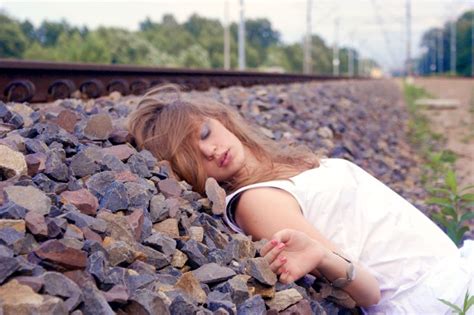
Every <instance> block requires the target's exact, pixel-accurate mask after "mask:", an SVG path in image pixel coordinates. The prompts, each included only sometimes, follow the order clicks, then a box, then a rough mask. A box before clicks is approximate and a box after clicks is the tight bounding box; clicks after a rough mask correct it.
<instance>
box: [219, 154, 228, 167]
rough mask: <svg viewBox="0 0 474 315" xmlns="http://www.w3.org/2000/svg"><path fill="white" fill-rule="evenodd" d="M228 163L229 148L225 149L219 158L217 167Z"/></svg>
mask: <svg viewBox="0 0 474 315" xmlns="http://www.w3.org/2000/svg"><path fill="white" fill-rule="evenodd" d="M228 163H229V150H227V151H225V152H224V153H223V154H222V155H221V157H220V158H219V167H223V166H226V165H227V164H228Z"/></svg>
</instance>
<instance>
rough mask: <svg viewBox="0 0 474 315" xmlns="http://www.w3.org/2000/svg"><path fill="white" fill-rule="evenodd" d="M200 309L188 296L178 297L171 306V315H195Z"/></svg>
mask: <svg viewBox="0 0 474 315" xmlns="http://www.w3.org/2000/svg"><path fill="white" fill-rule="evenodd" d="M198 310H199V308H198V307H197V305H196V303H194V302H193V301H192V300H191V299H190V298H188V297H187V296H186V295H184V294H183V295H178V296H177V297H176V298H175V299H174V300H173V302H172V303H171V305H170V308H169V311H170V313H171V315H182V314H195V313H196V312H197V311H198Z"/></svg>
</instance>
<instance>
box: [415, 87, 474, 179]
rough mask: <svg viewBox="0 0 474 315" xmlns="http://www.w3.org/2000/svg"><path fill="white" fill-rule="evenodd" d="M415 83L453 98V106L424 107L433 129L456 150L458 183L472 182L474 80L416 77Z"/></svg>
mask: <svg viewBox="0 0 474 315" xmlns="http://www.w3.org/2000/svg"><path fill="white" fill-rule="evenodd" d="M414 84H415V85H417V86H419V87H422V88H424V89H425V90H426V91H427V92H429V93H430V94H431V95H433V96H434V97H437V98H443V99H456V100H458V101H459V102H460V106H459V107H458V108H456V109H437V110H433V109H431V110H424V111H423V113H424V114H426V116H427V117H428V118H429V119H430V121H431V128H432V130H433V131H435V132H437V133H440V134H442V135H443V136H444V137H445V138H446V149H449V150H451V151H453V152H454V153H456V155H457V156H458V159H457V161H456V163H455V170H456V174H457V177H458V180H459V186H461V187H462V186H466V185H468V184H474V80H473V79H438V78H416V79H415V82H414Z"/></svg>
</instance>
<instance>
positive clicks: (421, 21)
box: [0, 0, 474, 70]
mask: <svg viewBox="0 0 474 315" xmlns="http://www.w3.org/2000/svg"><path fill="white" fill-rule="evenodd" d="M407 1H409V2H410V5H411V15H412V27H411V28H412V40H411V43H412V44H411V46H412V56H414V57H416V56H417V55H418V54H420V47H419V42H420V38H421V36H422V34H423V32H424V31H426V30H428V29H429V28H431V27H441V26H442V25H444V23H445V22H447V21H449V20H451V19H454V18H456V17H458V16H459V15H460V14H462V13H463V12H465V11H466V10H468V9H474V0H312V1H311V2H312V6H311V19H312V23H311V29H312V33H315V34H318V35H319V36H321V37H322V38H323V39H324V40H325V42H326V44H327V45H328V46H329V45H331V46H332V45H333V44H334V43H335V41H337V43H338V46H349V47H353V48H355V49H357V50H358V51H359V53H360V54H361V55H362V56H363V57H369V58H372V59H374V60H376V61H377V62H378V63H379V64H380V65H381V66H382V67H383V69H384V70H389V69H400V68H402V66H403V63H404V60H405V58H406V9H405V8H406V3H407ZM225 2H227V3H228V8H229V9H228V12H229V21H230V22H238V21H239V10H240V0H146V1H144V0H138V1H124V0H116V1H109V0H107V1H105V0H99V1H91V0H75V1H74V0H62V1H58V0H55V1H51V0H50V1H40V0H37V1H34V0H30V1H19V0H16V1H13V0H0V10H3V11H6V13H7V14H9V15H11V16H12V17H14V18H17V19H19V20H21V21H23V20H25V19H28V20H29V21H30V22H32V23H33V24H34V25H35V26H38V25H39V24H40V23H41V22H42V21H43V20H49V21H60V20H61V19H65V20H67V21H68V22H69V23H70V24H72V25H74V26H84V25H85V26H87V27H88V28H90V29H94V28H97V27H98V26H115V27H122V28H125V29H129V30H137V29H138V26H139V23H140V22H141V21H143V20H145V18H146V17H149V18H151V20H154V21H161V18H162V16H163V15H164V14H167V13H171V14H173V15H174V17H175V18H176V19H177V20H178V22H180V23H182V22H184V21H186V20H187V19H188V18H189V16H190V15H192V14H194V13H197V14H198V15H200V16H204V17H208V18H214V19H219V20H221V22H223V23H224V22H225ZM307 3H308V1H307V0H244V7H245V11H244V12H245V17H246V18H267V19H268V20H270V22H271V23H272V26H273V28H274V29H276V30H277V31H279V32H280V34H281V39H282V40H283V42H285V43H294V42H299V43H301V42H302V38H303V36H304V34H305V32H306V12H307ZM336 24H338V27H337V29H338V31H337V32H336Z"/></svg>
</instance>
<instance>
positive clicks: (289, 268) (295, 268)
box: [260, 229, 330, 283]
mask: <svg viewBox="0 0 474 315" xmlns="http://www.w3.org/2000/svg"><path fill="white" fill-rule="evenodd" d="M329 252H330V251H329V250H328V249H326V248H325V247H324V246H322V245H321V244H320V243H319V242H318V241H316V240H314V239H312V238H310V237H309V236H308V235H306V234H305V233H303V232H300V231H297V230H293V229H284V230H281V231H279V232H277V233H275V235H273V237H272V240H271V241H270V242H268V243H266V244H265V245H264V246H263V247H262V249H261V250H260V255H261V256H263V257H264V258H265V259H266V260H267V261H268V263H269V264H270V268H271V270H272V271H273V272H275V273H276V274H278V275H280V282H282V283H291V282H293V281H295V280H298V279H299V278H301V277H303V276H304V275H306V274H308V273H310V272H312V271H313V270H315V269H316V267H317V266H318V265H319V263H320V262H321V261H322V259H323V258H324V257H326V255H328V253H329Z"/></svg>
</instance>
